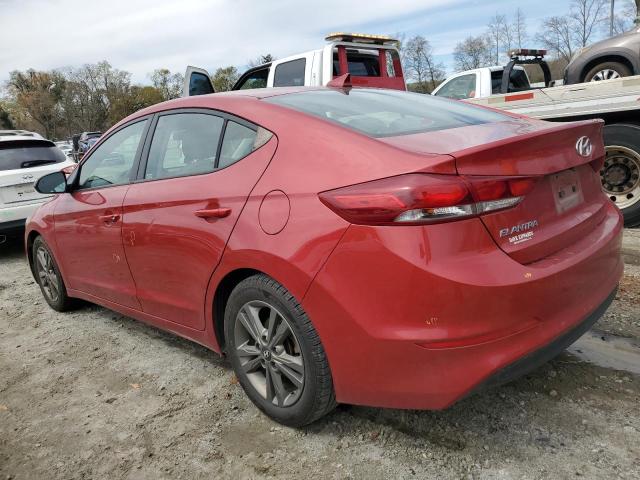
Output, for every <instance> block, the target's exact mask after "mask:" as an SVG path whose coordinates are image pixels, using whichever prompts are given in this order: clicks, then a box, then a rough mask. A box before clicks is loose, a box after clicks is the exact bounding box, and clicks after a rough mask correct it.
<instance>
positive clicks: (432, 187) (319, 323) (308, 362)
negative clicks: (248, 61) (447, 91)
mask: <svg viewBox="0 0 640 480" xmlns="http://www.w3.org/2000/svg"><path fill="white" fill-rule="evenodd" d="M603 158H604V149H603V144H602V122H600V121H597V120H594V121H591V120H590V121H582V122H574V123H562V124H557V123H548V122H544V121H539V120H532V119H527V118H522V117H519V116H514V115H509V114H505V113H498V112H495V111H492V110H488V109H484V108H480V107H475V106H471V105H466V104H463V103H459V102H455V101H449V100H444V99H439V98H434V97H430V96H426V95H418V94H411V93H406V92H397V91H390V90H376V89H358V88H306V89H305V88H293V89H282V88H280V89H262V90H255V91H246V90H245V91H242V92H234V93H229V94H215V95H206V96H198V97H189V98H183V99H178V100H174V101H170V102H166V103H162V104H159V105H156V106H153V107H151V108H148V109H145V110H142V111H140V112H138V113H136V114H134V115H132V116H130V117H128V118H126V119H125V120H123V121H122V122H120V123H119V124H118V125H116V126H115V127H113V128H112V129H111V130H110V131H109V132H107V133H106V134H104V135H103V136H102V138H101V139H100V141H99V143H98V144H97V145H96V146H95V147H94V148H93V149H92V150H91V151H90V153H89V154H88V155H87V156H86V157H85V158H84V159H83V161H82V163H81V164H80V165H79V166H78V168H77V169H76V170H75V171H74V172H73V173H72V174H71V175H70V176H68V177H67V178H66V179H65V177H64V175H63V174H62V173H54V174H50V175H48V176H46V177H43V179H42V180H40V181H39V183H38V185H37V188H38V190H39V191H41V192H44V193H57V195H55V197H54V198H53V199H52V200H51V201H50V202H48V203H47V204H45V205H44V206H42V207H41V208H40V209H39V210H38V211H37V213H35V214H34V216H33V217H32V218H31V220H30V221H29V223H28V226H27V232H26V240H27V252H28V257H29V262H30V264H31V268H32V271H33V274H34V276H35V278H36V279H37V281H38V283H39V285H40V287H41V289H42V292H43V294H44V297H45V299H46V301H47V302H48V303H49V305H51V307H53V308H54V309H56V310H59V311H63V310H66V309H68V308H70V307H71V306H72V305H73V304H74V300H76V299H83V300H85V301H89V302H93V303H97V304H100V305H103V306H105V307H107V308H110V309H113V310H116V311H118V312H121V313H123V314H125V315H129V316H131V317H134V318H136V319H139V320H142V321H144V322H148V323H150V324H153V325H155V326H157V327H160V328H162V329H166V330H170V331H172V332H174V333H176V334H178V335H181V336H183V337H187V338H189V339H191V340H193V341H195V342H198V343H201V344H203V345H205V346H207V347H209V348H211V349H212V350H214V351H216V352H219V353H224V354H226V355H227V356H228V357H229V360H230V362H231V364H232V366H233V368H234V370H235V372H236V374H237V377H238V379H239V381H240V384H241V385H242V386H243V388H244V389H245V391H246V393H247V395H248V396H249V397H250V398H251V400H252V401H253V402H254V403H255V404H256V405H257V406H258V407H259V408H260V409H261V410H263V411H264V412H265V413H266V414H267V415H269V416H271V417H272V418H274V419H276V420H277V421H279V422H282V423H284V424H288V425H304V424H307V423H310V422H313V421H314V420H316V419H318V418H319V417H321V416H322V415H324V414H326V413H327V412H329V411H330V410H331V409H332V408H333V407H334V406H335V405H336V402H345V403H352V404H363V405H371V406H380V407H392V408H412V409H441V408H445V407H447V406H449V405H451V404H452V403H454V402H456V401H457V400H459V399H461V398H463V397H465V396H466V395H468V394H470V393H471V392H473V391H475V390H477V389H478V388H481V387H484V386H487V385H493V384H497V383H501V382H504V381H507V380H509V379H511V378H514V377H516V376H518V375H521V374H523V373H525V372H526V371H528V370H530V369H532V368H534V367H535V366H537V365H539V364H540V363H542V362H544V361H547V360H548V359H550V358H551V357H552V356H554V355H555V354H557V353H559V352H560V351H562V350H563V349H564V348H565V347H567V346H568V345H569V344H570V343H572V342H573V341H575V340H576V339H577V338H578V337H579V336H580V335H581V334H582V333H583V332H584V331H585V330H587V329H588V328H589V327H590V326H591V325H592V324H593V323H594V322H595V321H596V320H597V319H598V318H599V317H600V316H601V315H602V314H603V312H604V311H605V309H606V308H607V307H608V305H609V304H610V302H611V301H612V299H613V298H614V295H615V292H616V287H617V284H618V282H619V279H620V276H621V273H622V268H623V265H622V261H621V258H620V240H621V229H622V219H621V216H620V213H619V211H618V209H617V208H616V207H615V206H614V205H613V204H611V202H610V201H608V199H607V198H606V197H605V196H604V195H603V193H602V192H601V189H600V181H599V178H598V171H599V169H600V168H601V166H602V162H603Z"/></svg>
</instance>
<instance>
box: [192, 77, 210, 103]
mask: <svg viewBox="0 0 640 480" xmlns="http://www.w3.org/2000/svg"><path fill="white" fill-rule="evenodd" d="M209 93H213V87H212V86H211V80H209V77H207V76H206V75H205V74H204V73H200V72H192V73H191V76H190V77H189V96H191V97H192V96H195V95H207V94H209Z"/></svg>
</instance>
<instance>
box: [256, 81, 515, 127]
mask: <svg viewBox="0 0 640 480" xmlns="http://www.w3.org/2000/svg"><path fill="white" fill-rule="evenodd" d="M262 101H264V102H268V103H273V104H277V105H281V106H284V107H288V108H292V109H294V110H298V111H300V112H304V113H308V114H310V115H313V116H316V117H319V118H322V119H323V120H326V121H328V122H332V123H335V124H338V125H340V126H342V127H345V128H349V129H352V130H357V131H359V132H361V133H364V134H366V135H368V136H371V137H391V136H397V135H408V134H411V133H420V132H431V131H436V130H445V129H449V128H457V127H464V126H467V125H479V124H482V123H489V122H501V121H506V120H509V119H510V118H511V117H508V116H507V115H503V114H501V113H497V112H493V111H490V110H486V109H484V108H480V107H476V106H473V105H469V104H466V103H463V102H451V101H449V100H445V99H442V98H437V97H433V96H431V95H423V94H419V93H410V92H401V91H396V90H375V89H365V88H363V89H352V90H350V91H342V90H332V89H327V90H311V91H307V92H301V93H291V94H288V95H278V96H275V97H270V98H265V99H263V100H262Z"/></svg>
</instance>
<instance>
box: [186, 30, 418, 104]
mask: <svg viewBox="0 0 640 480" xmlns="http://www.w3.org/2000/svg"><path fill="white" fill-rule="evenodd" d="M325 40H326V41H327V44H326V45H325V46H324V47H323V48H320V49H317V50H311V51H309V52H304V53H299V54H296V55H291V56H289V57H286V58H283V59H280V60H275V61H273V62H269V63H265V64H263V65H259V66H257V67H253V68H250V69H249V70H247V71H246V72H244V73H243V74H242V75H241V76H240V78H239V79H238V81H237V82H236V83H235V85H234V86H233V88H232V90H244V89H249V88H267V87H291V86H322V85H327V84H328V83H329V82H330V81H331V80H333V79H334V78H336V77H339V76H341V75H344V74H345V73H349V74H350V81H351V84H352V85H353V86H362V87H377V88H391V89H395V90H406V88H407V87H406V84H405V80H404V75H403V72H402V66H401V64H400V55H399V53H398V48H397V45H398V41H397V40H395V39H393V38H390V37H387V36H385V35H365V34H355V33H332V34H330V35H328V36H327V37H326V38H325ZM213 91H214V90H213V84H212V82H211V79H210V76H209V73H208V72H207V71H206V70H204V69H201V68H197V67H188V68H187V73H186V75H185V86H184V92H183V95H184V96H190V95H203V94H207V93H213Z"/></svg>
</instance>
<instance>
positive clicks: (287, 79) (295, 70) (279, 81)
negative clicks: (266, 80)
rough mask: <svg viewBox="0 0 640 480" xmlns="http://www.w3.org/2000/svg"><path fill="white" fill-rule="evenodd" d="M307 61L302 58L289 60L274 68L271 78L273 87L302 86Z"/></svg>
mask: <svg viewBox="0 0 640 480" xmlns="http://www.w3.org/2000/svg"><path fill="white" fill-rule="evenodd" d="M306 64H307V61H306V59H304V58H298V59H297V60H291V61H290V62H285V63H281V64H280V65H277V66H276V71H275V74H274V77H273V86H274V87H301V86H304V69H305V67H306Z"/></svg>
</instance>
